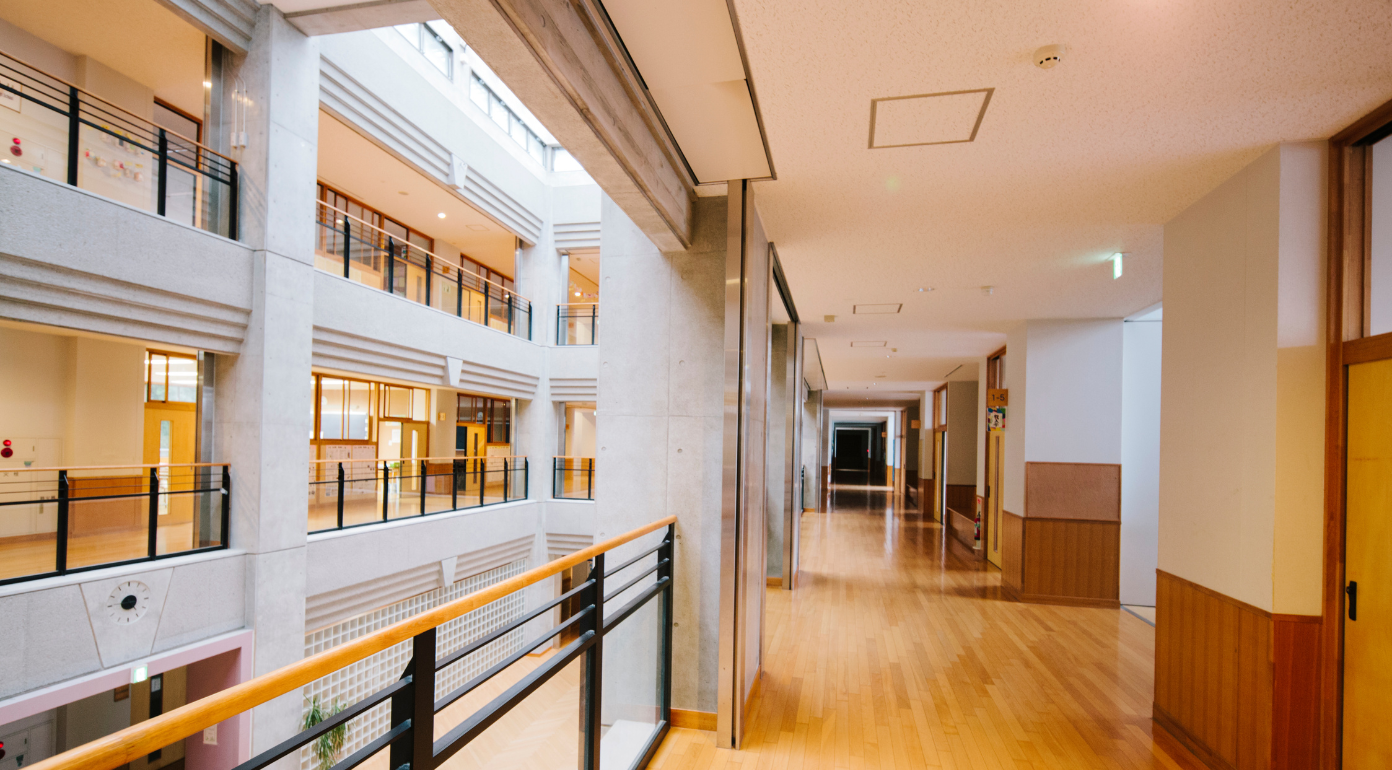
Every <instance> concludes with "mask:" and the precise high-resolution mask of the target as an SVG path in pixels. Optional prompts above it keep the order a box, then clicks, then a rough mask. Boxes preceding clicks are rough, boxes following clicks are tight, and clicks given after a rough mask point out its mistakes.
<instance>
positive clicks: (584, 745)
mask: <svg viewBox="0 0 1392 770" xmlns="http://www.w3.org/2000/svg"><path fill="white" fill-rule="evenodd" d="M590 579H591V580H593V581H594V585H593V586H591V587H590V591H591V605H592V606H593V609H592V610H591V613H592V614H591V615H590V618H589V622H588V623H586V624H585V625H587V626H588V627H589V630H592V631H594V644H593V645H591V647H590V649H589V650H586V651H585V658H584V669H583V671H582V673H581V675H580V677H581V679H580V725H581V735H582V738H581V741H582V742H581V744H580V746H581V752H582V753H583V756H582V757H581V762H580V766H581V767H582V768H583V770H599V744H600V735H601V732H602V729H603V725H601V724H600V716H601V713H600V706H601V704H600V694H601V691H602V690H603V687H604V670H603V669H604V667H603V663H604V554H602V553H601V554H596V555H595V557H594V560H593V561H592V562H590Z"/></svg>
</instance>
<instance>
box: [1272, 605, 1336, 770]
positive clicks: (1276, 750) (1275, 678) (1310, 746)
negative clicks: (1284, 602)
mask: <svg viewBox="0 0 1392 770" xmlns="http://www.w3.org/2000/svg"><path fill="white" fill-rule="evenodd" d="M1323 620H1324V619H1323V618H1321V617H1320V616H1318V615H1285V614H1273V615H1272V616H1271V661H1272V676H1271V770H1306V769H1307V768H1314V767H1318V766H1319V754H1320V711H1319V710H1320V697H1319V695H1320V651H1319V648H1320V638H1321V636H1322V633H1321V628H1320V626H1321V624H1322V622H1323Z"/></svg>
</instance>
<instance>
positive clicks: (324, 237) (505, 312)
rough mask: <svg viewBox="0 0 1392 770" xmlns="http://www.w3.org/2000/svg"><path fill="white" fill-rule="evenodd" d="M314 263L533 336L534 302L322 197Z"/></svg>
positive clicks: (429, 304) (476, 320)
mask: <svg viewBox="0 0 1392 770" xmlns="http://www.w3.org/2000/svg"><path fill="white" fill-rule="evenodd" d="M314 206H315V212H316V214H315V223H316V224H317V225H318V227H317V228H316V229H317V231H318V238H317V240H316V243H315V251H316V254H315V263H316V266H317V267H318V268H319V269H321V270H324V271H326V272H331V273H336V274H338V275H342V276H343V277H344V278H347V279H348V280H350V281H354V282H356V283H361V284H363V285H364V286H371V287H372V288H374V289H380V290H382V291H385V292H387V293H389V294H395V295H397V296H399V297H405V298H407V299H409V300H411V301H412V302H419V303H420V304H422V305H425V306H426V307H433V308H436V309H437V310H443V311H445V312H446V313H451V314H453V315H456V316H459V317H460V318H464V319H466V320H469V321H473V322H474V323H478V324H483V325H484V326H487V327H489V328H491V329H498V330H499V331H505V332H507V333H508V334H514V335H516V336H518V337H522V338H524V339H531V338H532V303H531V302H530V301H528V300H527V299H526V298H525V297H521V296H519V295H518V294H517V293H516V292H514V291H512V290H511V289H508V288H506V287H504V286H501V285H499V284H497V283H494V282H493V281H490V280H488V279H487V278H483V277H482V276H479V275H478V274H476V273H472V272H470V271H468V270H463V269H460V267H459V265H457V264H455V263H454V262H451V261H450V260H447V259H442V258H441V257H438V256H436V255H435V254H433V253H431V252H429V251H426V250H425V249H422V248H421V247H419V246H416V245H414V244H412V243H410V242H408V241H403V240H400V239H398V238H397V237H395V236H393V235H392V234H391V233H388V232H387V231H386V230H382V229H381V228H378V227H376V226H374V225H372V224H370V223H368V222H364V221H363V220H361V219H359V218H358V217H355V216H353V215H352V214H349V213H348V212H346V211H344V210H342V209H338V208H334V207H333V206H330V205H329V204H327V203H325V202H324V201H321V200H316V201H315V202H314Z"/></svg>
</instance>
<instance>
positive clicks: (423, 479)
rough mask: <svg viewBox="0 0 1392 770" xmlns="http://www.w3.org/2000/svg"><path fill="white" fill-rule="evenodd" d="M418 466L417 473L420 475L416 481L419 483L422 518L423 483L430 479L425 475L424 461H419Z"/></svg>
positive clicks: (423, 504) (423, 502)
mask: <svg viewBox="0 0 1392 770" xmlns="http://www.w3.org/2000/svg"><path fill="white" fill-rule="evenodd" d="M419 466H420V467H419V468H418V469H417V472H418V473H420V478H419V479H417V480H418V481H419V482H420V515H422V516H424V515H425V482H426V481H427V480H428V479H429V478H430V477H429V476H427V475H426V473H425V461H424V460H421V461H420V463H419Z"/></svg>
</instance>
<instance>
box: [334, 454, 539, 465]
mask: <svg viewBox="0 0 1392 770" xmlns="http://www.w3.org/2000/svg"><path fill="white" fill-rule="evenodd" d="M525 459H527V455H469V456H468V457H451V456H445V457H398V458H396V459H394V460H393V459H385V458H381V457H363V458H356V459H355V458H351V457H345V458H343V459H342V460H310V461H309V464H310V465H326V464H328V463H404V462H430V461H436V462H443V461H445V460H460V461H464V460H468V461H474V460H525Z"/></svg>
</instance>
